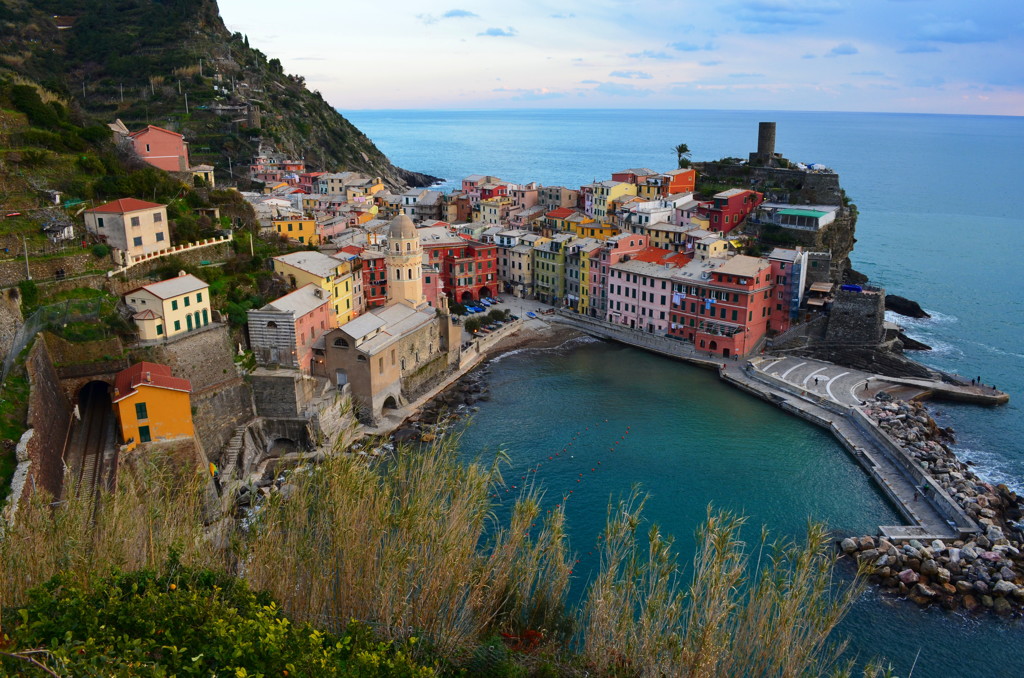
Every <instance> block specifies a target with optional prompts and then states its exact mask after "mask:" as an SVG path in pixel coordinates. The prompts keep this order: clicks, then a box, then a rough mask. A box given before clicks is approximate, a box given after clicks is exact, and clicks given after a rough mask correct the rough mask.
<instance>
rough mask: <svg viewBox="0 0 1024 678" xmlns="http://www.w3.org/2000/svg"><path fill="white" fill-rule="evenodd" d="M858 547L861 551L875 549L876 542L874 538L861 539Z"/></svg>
mask: <svg viewBox="0 0 1024 678" xmlns="http://www.w3.org/2000/svg"><path fill="white" fill-rule="evenodd" d="M857 546H858V547H860V550H861V551H864V550H867V549H873V548H875V540H874V539H873V538H872V537H861V538H860V539H858V540H857Z"/></svg>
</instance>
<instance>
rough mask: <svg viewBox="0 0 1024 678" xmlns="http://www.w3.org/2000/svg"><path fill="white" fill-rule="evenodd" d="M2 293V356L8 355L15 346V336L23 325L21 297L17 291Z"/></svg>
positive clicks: (0, 334)
mask: <svg viewBox="0 0 1024 678" xmlns="http://www.w3.org/2000/svg"><path fill="white" fill-rule="evenodd" d="M13 292H14V293H13V294H11V291H10V290H9V291H7V292H3V293H0V356H4V355H7V352H8V351H10V350H11V346H13V345H14V335H15V334H17V333H18V328H19V327H21V325H22V317H21V306H20V301H19V300H20V297H19V296H18V292H17V290H14V291H13Z"/></svg>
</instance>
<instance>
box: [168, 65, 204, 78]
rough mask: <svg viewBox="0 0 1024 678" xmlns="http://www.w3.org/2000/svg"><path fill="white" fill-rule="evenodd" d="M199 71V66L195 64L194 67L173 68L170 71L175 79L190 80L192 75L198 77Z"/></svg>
mask: <svg viewBox="0 0 1024 678" xmlns="http://www.w3.org/2000/svg"><path fill="white" fill-rule="evenodd" d="M200 70H201V69H200V67H199V64H196V65H194V66H182V67H181V68H175V69H174V70H173V71H171V74H172V75H173V76H174V77H176V78H191V77H192V76H193V75H198V74H199V71H200Z"/></svg>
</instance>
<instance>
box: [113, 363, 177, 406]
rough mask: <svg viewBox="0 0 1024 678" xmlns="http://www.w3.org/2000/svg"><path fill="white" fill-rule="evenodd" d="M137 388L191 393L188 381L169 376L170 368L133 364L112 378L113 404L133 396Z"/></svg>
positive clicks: (149, 364)
mask: <svg viewBox="0 0 1024 678" xmlns="http://www.w3.org/2000/svg"><path fill="white" fill-rule="evenodd" d="M139 386H154V387H156V388H166V389H170V390H172V391H183V392H185V393H191V392H192V383H191V382H190V381H189V380H188V379H179V378H178V377H174V376H171V368H170V367H168V366H167V365H160V364H159V363H146V362H142V363H135V364H134V365H132V366H131V367H129V368H128V369H126V370H121V371H120V372H118V373H117V376H116V377H115V378H114V399H113V402H115V403H116V402H118V401H121V400H124V399H125V398H127V397H129V396H131V395H134V394H135V392H136V390H137V389H138V387H139Z"/></svg>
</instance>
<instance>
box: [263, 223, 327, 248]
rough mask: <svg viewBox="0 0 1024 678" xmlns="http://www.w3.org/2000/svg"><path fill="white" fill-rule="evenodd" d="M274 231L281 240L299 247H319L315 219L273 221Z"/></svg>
mask: <svg viewBox="0 0 1024 678" xmlns="http://www.w3.org/2000/svg"><path fill="white" fill-rule="evenodd" d="M273 224H274V231H275V232H276V233H277V234H278V235H279V236H281V237H282V238H287V239H288V240H291V241H292V242H297V243H299V244H301V245H319V244H320V235H319V234H318V233H317V225H316V219H312V218H310V217H303V218H301V219H274V220H273Z"/></svg>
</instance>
